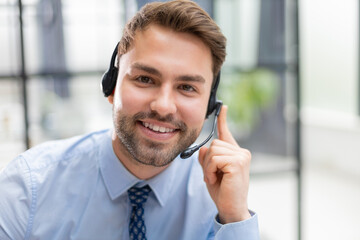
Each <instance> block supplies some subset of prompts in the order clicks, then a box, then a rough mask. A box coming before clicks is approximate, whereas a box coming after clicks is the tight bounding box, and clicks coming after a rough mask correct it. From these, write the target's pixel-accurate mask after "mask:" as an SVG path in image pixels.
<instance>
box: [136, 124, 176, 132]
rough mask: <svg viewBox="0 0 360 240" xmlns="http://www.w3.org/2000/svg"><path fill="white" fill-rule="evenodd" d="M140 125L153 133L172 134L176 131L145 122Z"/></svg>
mask: <svg viewBox="0 0 360 240" xmlns="http://www.w3.org/2000/svg"><path fill="white" fill-rule="evenodd" d="M141 123H142V125H143V126H144V127H146V128H149V129H151V130H152V131H154V132H160V133H172V132H175V130H176V129H172V128H166V127H162V126H158V125H155V124H151V123H147V122H141Z"/></svg>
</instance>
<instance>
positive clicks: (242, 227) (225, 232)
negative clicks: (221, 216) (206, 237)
mask: <svg viewBox="0 0 360 240" xmlns="http://www.w3.org/2000/svg"><path fill="white" fill-rule="evenodd" d="M249 212H250V214H251V218H249V219H246V220H244V221H241V222H234V223H228V224H221V223H219V221H218V220H217V219H218V217H217V216H216V218H215V219H214V232H215V240H229V239H241V240H242V239H244V240H260V234H259V226H258V217H257V214H256V213H254V212H252V211H249Z"/></svg>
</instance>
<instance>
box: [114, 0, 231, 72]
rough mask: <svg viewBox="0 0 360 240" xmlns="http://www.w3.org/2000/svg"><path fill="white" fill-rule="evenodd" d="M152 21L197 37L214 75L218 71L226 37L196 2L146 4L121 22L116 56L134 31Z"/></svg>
mask: <svg viewBox="0 0 360 240" xmlns="http://www.w3.org/2000/svg"><path fill="white" fill-rule="evenodd" d="M152 23H154V24H159V25H161V26H164V27H169V28H171V29H172V30H174V31H176V32H186V33H190V34H194V35H195V36H197V37H199V38H200V39H201V40H202V41H203V42H204V43H205V45H207V46H208V47H209V48H210V50H211V55H212V62H213V66H212V70H213V74H214V76H216V75H217V74H218V73H219V71H220V68H221V66H222V64H223V62H224V60H225V56H226V38H225V36H224V35H223V34H222V33H221V30H220V28H219V26H218V25H217V24H216V23H215V22H214V20H212V19H211V17H210V16H209V15H208V14H207V13H206V12H205V11H204V10H203V9H201V8H200V6H199V5H197V4H196V3H194V2H192V1H189V0H175V1H170V2H153V3H148V4H146V5H145V6H144V7H143V8H141V9H140V11H139V12H137V13H136V15H135V16H134V17H133V18H132V19H131V20H130V21H129V22H128V23H127V24H126V25H125V28H124V32H123V36H122V38H121V40H120V43H119V51H118V55H119V56H121V55H122V54H125V53H127V52H128V51H129V49H130V47H131V45H132V43H133V41H134V37H135V34H136V31H138V30H139V31H144V30H145V29H146V27H147V26H148V25H150V24H152Z"/></svg>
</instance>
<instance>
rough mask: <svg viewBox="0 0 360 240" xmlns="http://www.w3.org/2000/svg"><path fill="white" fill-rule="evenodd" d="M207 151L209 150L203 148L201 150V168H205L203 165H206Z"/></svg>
mask: <svg viewBox="0 0 360 240" xmlns="http://www.w3.org/2000/svg"><path fill="white" fill-rule="evenodd" d="M207 150H208V148H207V147H202V148H200V150H199V163H200V165H201V166H203V164H204V160H205V155H206V152H207Z"/></svg>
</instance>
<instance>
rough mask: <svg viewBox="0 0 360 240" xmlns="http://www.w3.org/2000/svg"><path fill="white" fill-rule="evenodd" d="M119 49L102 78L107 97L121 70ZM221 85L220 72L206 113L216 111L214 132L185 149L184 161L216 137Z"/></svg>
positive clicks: (182, 154)
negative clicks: (118, 64) (117, 62)
mask: <svg viewBox="0 0 360 240" xmlns="http://www.w3.org/2000/svg"><path fill="white" fill-rule="evenodd" d="M118 47H119V43H118V44H117V45H116V47H115V49H114V52H113V54H112V56H111V61H110V66H109V68H108V70H107V71H106V72H105V73H104V75H103V76H102V81H101V87H102V91H103V93H104V96H105V97H108V96H110V95H111V94H112V93H113V91H114V89H115V85H116V80H117V76H118V73H119V69H118V68H117V67H116V66H115V61H116V56H117V52H118ZM219 83H220V72H219V74H218V75H217V76H216V78H215V81H214V83H213V86H212V88H211V92H210V97H209V102H208V107H207V112H206V118H208V117H209V116H210V115H211V114H212V113H213V112H214V111H215V118H214V122H213V126H212V130H211V132H210V134H209V136H208V137H207V138H206V139H205V140H204V141H203V142H202V143H200V144H198V145H195V146H193V147H189V148H187V149H185V150H184V151H183V152H182V153H181V154H180V157H181V158H183V159H185V158H189V157H190V156H191V155H193V153H194V152H196V151H197V150H199V149H200V148H201V147H202V146H203V145H205V144H206V143H207V142H208V141H209V140H210V139H211V138H212V136H213V135H214V132H215V126H216V122H217V117H218V116H219V114H220V110H221V107H222V101H220V100H218V99H217V98H216V92H217V88H218V86H219Z"/></svg>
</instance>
